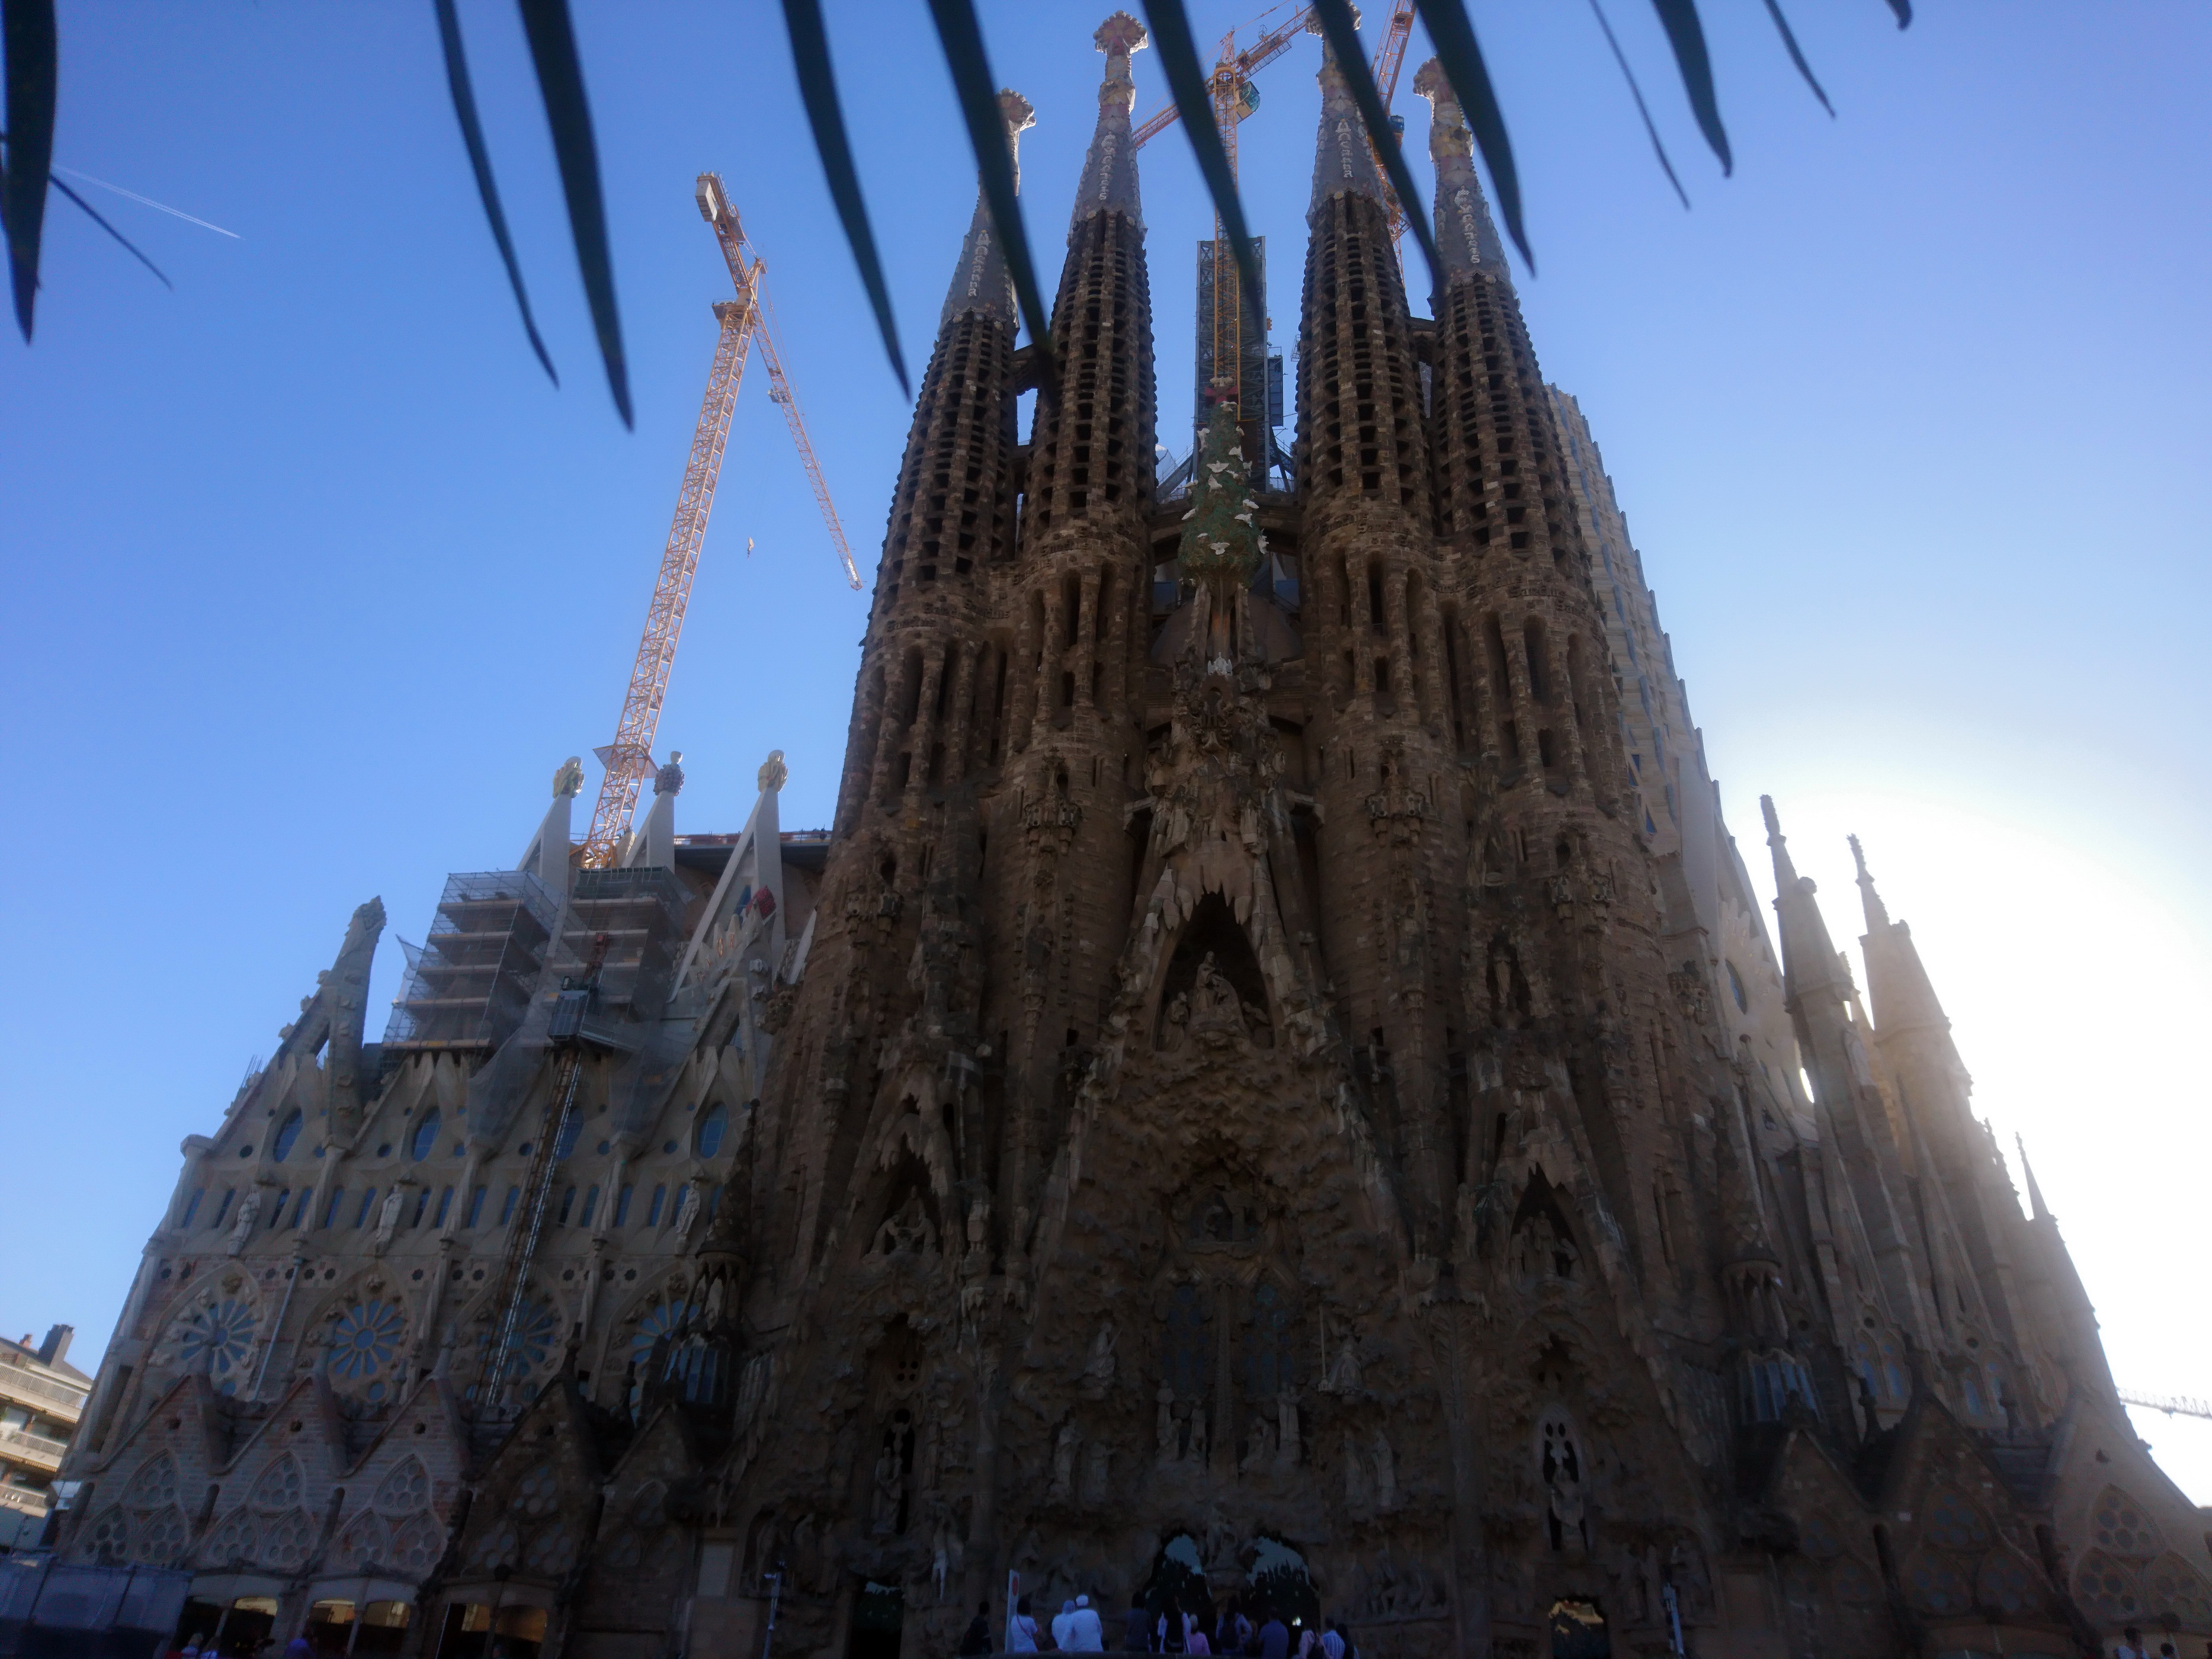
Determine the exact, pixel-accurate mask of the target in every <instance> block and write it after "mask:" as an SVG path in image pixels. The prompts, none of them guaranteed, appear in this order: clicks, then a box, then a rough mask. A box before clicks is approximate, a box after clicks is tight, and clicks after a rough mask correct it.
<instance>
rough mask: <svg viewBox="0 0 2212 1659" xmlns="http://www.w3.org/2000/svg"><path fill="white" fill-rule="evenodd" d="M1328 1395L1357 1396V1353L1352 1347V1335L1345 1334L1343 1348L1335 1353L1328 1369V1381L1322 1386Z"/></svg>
mask: <svg viewBox="0 0 2212 1659" xmlns="http://www.w3.org/2000/svg"><path fill="white" fill-rule="evenodd" d="M1322 1391H1323V1392H1324V1393H1328V1394H1358V1392H1359V1352H1358V1349H1356V1348H1354V1347H1353V1346H1352V1334H1351V1333H1350V1332H1348V1331H1347V1332H1346V1334H1345V1338H1344V1346H1342V1347H1340V1348H1339V1349H1338V1350H1337V1351H1336V1360H1335V1363H1334V1364H1332V1365H1330V1366H1329V1368H1328V1381H1327V1382H1326V1383H1323V1384H1322Z"/></svg>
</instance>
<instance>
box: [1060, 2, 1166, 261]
mask: <svg viewBox="0 0 2212 1659" xmlns="http://www.w3.org/2000/svg"><path fill="white" fill-rule="evenodd" d="M1146 39H1147V36H1146V33H1145V26H1144V25H1143V24H1142V23H1139V21H1137V20H1136V19H1135V18H1133V17H1132V16H1130V15H1129V14H1128V13H1127V12H1126V11H1117V12H1115V14H1114V15H1112V16H1111V17H1109V18H1108V19H1107V20H1106V21H1104V22H1103V23H1101V24H1100V25H1099V26H1098V32H1097V33H1096V34H1094V35H1092V36H1091V40H1092V41H1093V43H1094V44H1096V45H1097V48H1098V50H1099V51H1101V52H1104V53H1105V54H1106V78H1105V79H1104V80H1103V81H1102V82H1100V83H1099V87H1098V125H1097V130H1096V131H1094V132H1093V133H1092V134H1091V149H1090V152H1089V153H1088V154H1087V155H1085V157H1084V158H1083V179H1082V182H1081V183H1080V184H1079V185H1077V187H1076V191H1075V210H1074V212H1073V214H1072V215H1070V216H1069V220H1068V234H1070V235H1073V234H1074V232H1075V229H1076V228H1077V227H1078V226H1079V225H1081V224H1082V223H1083V222H1084V221H1085V220H1086V219H1089V218H1091V217H1092V216H1095V215H1097V214H1101V213H1126V214H1127V215H1128V216H1130V217H1131V218H1132V219H1140V218H1141V215H1142V209H1141V207H1140V206H1139V201H1138V196H1137V147H1136V145H1135V144H1134V143H1132V142H1131V141H1130V137H1129V112H1130V111H1131V110H1133V108H1135V107H1136V102H1137V82H1136V77H1135V76H1134V75H1133V74H1132V73H1131V72H1130V69H1129V59H1130V57H1131V56H1132V54H1133V53H1136V52H1142V51H1143V50H1144V49H1145V43H1146Z"/></svg>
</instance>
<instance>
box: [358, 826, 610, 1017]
mask: <svg viewBox="0 0 2212 1659" xmlns="http://www.w3.org/2000/svg"><path fill="white" fill-rule="evenodd" d="M594 873H600V874H605V873H611V872H594ZM560 915H561V900H560V897H559V896H558V895H556V893H555V892H554V891H553V890H552V889H550V888H549V887H548V886H546V885H545V884H544V882H542V881H540V880H538V878H537V877H535V876H533V875H532V874H531V873H530V872H528V871H526V870H498V871H493V872H489V873H485V874H479V875H453V876H448V877H447V878H446V890H445V892H444V893H443V894H442V895H441V896H440V898H439V900H438V910H437V915H436V917H435V920H434V921H432V922H431V924H430V935H429V937H428V939H425V940H424V941H423V944H422V950H421V951H417V952H415V953H414V954H413V955H412V956H411V957H410V959H409V962H408V969H407V980H406V983H405V984H404V986H403V987H401V989H400V993H399V996H398V1000H396V1001H394V1002H393V1004H392V1018H391V1021H390V1023H389V1024H386V1027H385V1030H384V1047H385V1051H386V1053H387V1054H390V1053H393V1052H398V1051H402V1050H424V1049H444V1048H497V1047H498V1046H499V1045H500V1044H501V1042H504V1041H505V1040H506V1039H507V1036H509V1035H510V1034H511V1033H513V1031H514V1030H516V1028H517V1027H519V1026H520V1024H522V1021H523V1018H524V1016H525V1015H526V1014H527V1013H528V1012H529V1011H530V1000H531V998H532V996H534V995H535V994H537V991H538V982H539V980H540V978H541V976H542V975H544V970H545V967H546V957H547V952H548V949H549V947H550V944H551V942H552V939H553V935H554V930H555V929H556V927H559V926H560Z"/></svg>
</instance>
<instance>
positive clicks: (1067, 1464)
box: [1051, 1423, 1081, 1501]
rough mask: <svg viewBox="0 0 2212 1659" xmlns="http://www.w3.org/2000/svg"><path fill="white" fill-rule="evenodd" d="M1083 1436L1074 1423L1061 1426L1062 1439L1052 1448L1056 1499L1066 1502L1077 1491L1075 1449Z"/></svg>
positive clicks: (1053, 1494) (1053, 1490)
mask: <svg viewBox="0 0 2212 1659" xmlns="http://www.w3.org/2000/svg"><path fill="white" fill-rule="evenodd" d="M1080 1439H1081V1436H1079V1434H1077V1432H1076V1430H1075V1425H1074V1424H1073V1423H1063V1424H1061V1425H1060V1437H1059V1438H1058V1439H1057V1440H1056V1441H1054V1443H1053V1448H1052V1492H1051V1496H1052V1497H1053V1498H1057V1499H1060V1500H1063V1501H1064V1500H1065V1499H1066V1498H1067V1496H1068V1495H1069V1493H1071V1492H1073V1491H1074V1490H1075V1449H1076V1444H1077V1442H1078V1441H1079V1440H1080Z"/></svg>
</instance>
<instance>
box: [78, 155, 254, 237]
mask: <svg viewBox="0 0 2212 1659" xmlns="http://www.w3.org/2000/svg"><path fill="white" fill-rule="evenodd" d="M54 171H55V172H56V173H67V174H69V176H70V178H72V179H83V180H84V181H85V183H87V184H88V185H99V186H100V188H101V189H102V190H112V191H114V192H115V193H116V194H117V195H118V196H127V197H130V198H131V200H132V201H134V202H139V203H143V204H144V205H146V206H147V207H149V208H158V209H159V210H161V211H162V212H163V213H167V214H173V215H174V216H176V217H178V218H179V219H182V220H183V221H184V222H185V223H187V224H193V225H197V226H199V227H200V228H201V229H203V230H211V231H213V232H215V234H216V235H218V236H228V237H229V238H230V240H232V241H234V242H242V241H244V240H246V239H245V238H244V237H243V236H240V234H238V233H237V232H236V231H234V230H225V229H224V228H222V226H221V225H211V224H210V223H209V222H207V221H206V220H204V219H195V218H194V217H193V216H191V214H189V213H186V212H184V211H183V210H180V209H178V208H173V207H171V206H169V205H168V204H167V203H164V202H157V201H155V199H154V198H153V197H150V196H141V195H140V194H139V193H138V192H137V191H135V190H125V189H124V188H123V186H122V185H111V184H109V183H108V182H107V180H106V179H95V178H94V177H93V176H92V175H91V174H90V173H79V172H78V171H77V170H76V168H75V167H64V166H62V165H61V164H60V163H59V162H56V163H54Z"/></svg>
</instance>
